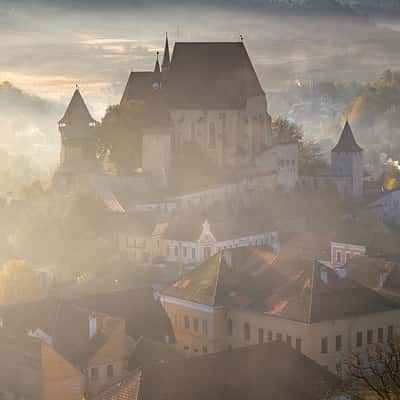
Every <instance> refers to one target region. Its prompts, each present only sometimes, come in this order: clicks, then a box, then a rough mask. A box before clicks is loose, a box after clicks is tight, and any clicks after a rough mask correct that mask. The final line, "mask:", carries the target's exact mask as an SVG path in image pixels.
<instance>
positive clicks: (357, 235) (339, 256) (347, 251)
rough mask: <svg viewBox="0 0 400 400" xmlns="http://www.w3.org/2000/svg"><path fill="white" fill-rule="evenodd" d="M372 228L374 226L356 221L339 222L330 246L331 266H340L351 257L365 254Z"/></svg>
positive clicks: (335, 267)
mask: <svg viewBox="0 0 400 400" xmlns="http://www.w3.org/2000/svg"><path fill="white" fill-rule="evenodd" d="M374 229H375V226H371V225H367V224H360V223H359V222H357V221H347V222H344V223H342V224H340V226H339V228H338V229H337V231H336V232H335V236H334V238H333V240H332V241H331V246H330V247H331V260H330V262H331V265H332V268H334V269H337V268H341V267H343V266H344V265H346V264H347V263H348V262H349V261H350V260H351V259H352V258H353V257H355V256H363V255H365V253H366V251H367V245H368V243H369V241H370V240H371V237H372V234H373V230H374Z"/></svg>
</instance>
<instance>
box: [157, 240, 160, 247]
mask: <svg viewBox="0 0 400 400" xmlns="http://www.w3.org/2000/svg"><path fill="white" fill-rule="evenodd" d="M159 248H160V241H159V240H157V249H159Z"/></svg>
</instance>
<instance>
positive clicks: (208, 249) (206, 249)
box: [204, 247, 211, 258]
mask: <svg viewBox="0 0 400 400" xmlns="http://www.w3.org/2000/svg"><path fill="white" fill-rule="evenodd" d="M210 257H211V247H204V258H210Z"/></svg>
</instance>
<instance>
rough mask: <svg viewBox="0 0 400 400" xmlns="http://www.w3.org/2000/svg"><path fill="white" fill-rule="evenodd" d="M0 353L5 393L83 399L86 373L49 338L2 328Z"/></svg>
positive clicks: (46, 399) (0, 390) (37, 399)
mask: <svg viewBox="0 0 400 400" xmlns="http://www.w3.org/2000/svg"><path fill="white" fill-rule="evenodd" d="M0 354H1V357H0V395H1V396H2V397H3V396H4V398H9V399H22V398H24V399H32V400H53V399H55V398H57V399H60V400H82V398H83V396H84V390H85V386H84V375H83V373H82V372H81V371H80V370H79V368H77V367H76V366H74V365H73V364H71V363H70V362H69V361H68V360H67V359H66V358H65V357H63V356H62V355H61V354H60V353H59V352H57V351H56V350H55V349H54V348H53V347H51V346H50V345H48V344H47V343H46V342H44V341H42V340H40V339H38V338H34V337H31V336H29V335H26V334H15V333H10V332H5V331H4V330H3V329H0Z"/></svg>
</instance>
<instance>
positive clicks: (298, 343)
mask: <svg viewBox="0 0 400 400" xmlns="http://www.w3.org/2000/svg"><path fill="white" fill-rule="evenodd" d="M296 350H297V351H298V352H299V353H301V339H299V338H296Z"/></svg>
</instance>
